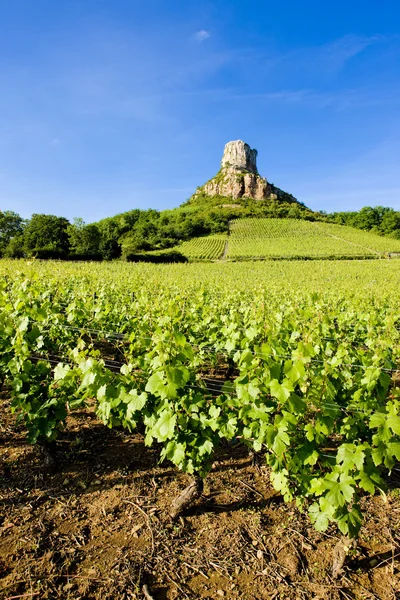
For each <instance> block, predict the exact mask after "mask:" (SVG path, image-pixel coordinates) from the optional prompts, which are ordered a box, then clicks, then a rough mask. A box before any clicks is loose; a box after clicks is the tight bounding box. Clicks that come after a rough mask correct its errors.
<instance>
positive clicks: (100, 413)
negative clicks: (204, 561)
mask: <svg viewBox="0 0 400 600" xmlns="http://www.w3.org/2000/svg"><path fill="white" fill-rule="evenodd" d="M311 230H312V232H313V233H312V234H310V231H311ZM328 231H329V233H327V232H328ZM340 231H341V230H340V228H339V229H338V228H337V227H336V226H330V225H329V226H328V225H322V224H313V223H305V222H304V223H303V222H299V221H296V235H293V231H292V229H291V223H290V222H289V220H284V219H282V220H280V221H279V222H277V220H266V219H263V220H260V221H259V223H256V224H255V220H252V224H251V227H250V224H248V223H247V221H246V220H244V219H243V220H241V221H237V222H234V223H233V224H232V229H231V234H230V236H229V250H228V256H231V257H239V256H243V252H244V250H243V249H244V248H245V247H249V248H250V250H249V252H254V253H257V252H260V253H261V251H262V252H264V253H265V254H266V255H271V256H272V255H273V249H272V245H271V246H268V244H269V243H270V241H271V244H272V241H274V242H275V241H276V240H277V243H278V244H279V247H280V248H281V252H287V253H288V254H290V255H291V254H293V253H295V254H299V253H301V251H302V249H303V250H304V252H308V251H309V249H310V248H311V247H314V248H315V249H318V251H320V252H322V253H324V252H328V245H329V244H331V245H330V246H329V253H331V254H334V251H333V248H337V252H338V254H343V244H344V242H343V240H342V239H340V240H339V239H336V238H335V237H332V236H333V235H337V237H339V233H340ZM358 233H360V237H359V238H357V244H358V243H360V246H361V243H362V242H363V240H364V237H363V235H364V234H363V233H362V232H358ZM264 234H265V235H267V234H268V240H264V241H263V242H261V241H258V240H257V237H259V238H260V240H261V237H262V236H263V235H264ZM355 239H356V238H353V241H352V243H350V242H349V248H347V247H346V252H347V251H349V253H353V252H354V253H355V254H356V253H357V252H359V251H360V250H361V247H360V246H355V245H354V244H356V241H354V240H355ZM370 239H371V236H368V240H370ZM378 239H379V240H381V238H378ZM206 240H207V238H204V242H205V245H204V246H203V248H201V247H200V246H199V249H198V252H199V253H203V254H204V257H205V258H211V257H212V256H211V254H212V253H214V256H215V257H216V255H217V252H218V253H219V254H221V252H222V251H223V249H224V245H225V240H224V237H223V236H214V237H213V240H212V242H213V243H210V244H209V245H208V246H207V243H206ZM246 240H247V241H246ZM287 240H291V242H290V243H289V244H288V243H287ZM267 241H268V244H267V243H266V242H267ZM393 242H395V240H392V241H390V247H391V249H392V250H394V248H393ZM191 243H192V242H190V243H188V247H189V246H190V244H191ZM365 243H367V242H365ZM368 243H369V242H368ZM377 243H378V242H377ZM385 243H386V241H383V242H382V246H381V247H378V245H377V246H375V247H374V249H371V253H374V252H383V251H385V250H383V247H384V246H385ZM397 243H398V244H400V242H397ZM263 244H264V245H263ZM194 246H195V242H193V243H192V248H194ZM268 248H270V250H269V249H268ZM307 248H308V250H307ZM257 249H258V250H257ZM340 251H341V252H340ZM364 251H366V248H364V247H363V248H362V252H361V253H362V254H363V253H364ZM193 252H196V250H193ZM269 252H270V254H268V253H269ZM207 253H208V256H206V254H207ZM0 268H1V271H2V275H3V277H2V280H1V284H0V306H1V311H0V327H1V335H0V357H1V358H0V370H1V377H2V382H3V391H4V393H5V394H6V397H7V398H8V399H9V401H10V403H11V412H12V413H13V414H15V415H16V417H17V427H19V428H22V429H23V430H24V431H26V436H27V439H28V441H29V442H30V443H33V444H38V445H39V447H40V448H42V452H43V453H44V454H43V456H44V457H45V460H46V461H47V462H48V464H49V465H50V464H53V465H54V463H57V462H60V461H61V462H62V461H63V460H64V459H63V454H62V446H63V439H65V438H64V437H63V436H65V435H66V434H65V431H66V429H65V428H66V425H67V424H68V423H69V420H70V419H71V418H75V419H77V417H76V415H80V417H79V419H78V420H76V422H75V430H74V431H75V432H76V433H75V435H77V436H79V428H80V429H81V431H83V430H84V429H85V428H86V427H88V426H89V425H88V423H90V419H92V418H93V417H94V416H95V417H96V418H97V419H98V420H99V422H100V421H101V423H103V427H104V432H106V431H107V428H108V429H109V430H112V431H113V430H115V431H116V432H119V433H118V435H123V436H126V438H124V439H126V440H129V439H130V436H139V437H138V438H135V439H140V440H142V442H143V443H144V445H145V447H147V448H149V449H150V450H151V451H152V452H154V453H156V463H157V461H158V460H159V461H161V464H162V463H163V462H166V464H168V465H170V468H171V469H174V471H173V472H174V473H175V477H178V473H179V471H180V472H182V473H185V474H186V475H187V476H188V478H189V479H188V481H187V483H189V486H188V487H186V488H185V489H183V488H184V487H185V486H179V487H180V489H179V487H178V486H176V485H175V484H174V485H175V487H174V489H175V492H176V493H175V494H174V497H173V498H171V499H170V501H169V502H168V503H167V504H166V505H164V512H165V514H166V515H167V516H168V514H169V515H170V516H169V517H168V518H170V519H171V520H172V523H176V522H178V523H181V522H183V517H185V516H186V515H187V514H189V515H190V514H192V515H193V513H191V512H190V511H193V506H195V507H196V506H197V507H201V506H202V503H203V502H204V495H203V494H204V485H207V481H208V480H209V478H210V477H211V479H212V477H213V468H214V467H213V465H215V461H216V460H217V459H218V456H219V455H220V453H221V452H225V453H228V456H229V455H230V454H231V455H232V456H233V455H235V453H237V452H242V453H244V454H241V456H247V453H250V454H249V456H250V457H251V459H252V460H258V459H259V457H262V469H263V473H264V475H263V478H264V480H265V481H268V482H269V484H270V485H271V486H272V488H273V489H274V490H275V493H276V494H277V495H279V496H280V497H282V498H283V500H284V502H286V503H288V506H291V507H292V509H293V510H295V511H296V514H299V515H300V514H302V515H304V516H303V517H302V518H304V519H306V520H307V523H308V527H310V526H312V527H313V528H314V529H315V530H316V531H317V532H321V535H322V534H323V533H324V532H326V533H327V535H330V536H334V535H337V533H338V532H340V533H341V535H343V536H344V537H345V540H346V541H345V542H340V543H339V546H338V548H339V550H337V552H339V558H338V555H337V552H336V555H334V556H333V566H332V569H333V573H334V575H336V576H337V575H338V573H340V572H341V570H342V568H343V564H344V563H345V560H347V555H348V554H349V553H351V548H352V547H353V546H354V547H355V545H356V540H357V539H358V538H359V537H360V536H361V535H362V531H363V530H362V527H363V526H364V525H363V523H364V524H365V521H364V517H365V513H364V511H363V506H365V498H366V497H367V496H369V495H371V496H373V495H374V494H380V495H381V497H382V498H383V499H386V498H387V493H388V483H389V482H390V477H391V476H392V477H393V475H395V474H396V472H397V470H398V469H399V466H398V462H399V461H400V414H399V407H400V385H399V381H400V312H399V300H400V292H399V290H400V262H398V261H367V260H366V261H362V262H358V261H349V262H346V261H340V262H336V263H328V262H323V261H321V262H318V261H315V262H312V263H301V266H299V263H297V264H296V263H291V262H285V263H283V262H266V263H251V266H249V263H247V264H245V263H243V264H242V263H236V264H227V263H225V262H221V263H220V264H214V265H206V264H204V265H191V264H184V265H157V266H155V265H143V264H139V265H128V264H122V263H120V264H112V265H111V264H110V265H107V264H96V265H87V264H83V263H82V264H75V265H74V264H71V263H65V264H61V263H40V262H35V261H30V262H23V261H19V262H18V263H16V262H12V261H9V262H7V261H2V262H1V265H0ZM74 415H75V416H74ZM0 433H1V429H0ZM99 435H101V436H105V435H106V433H103V434H102V433H100V434H99ZM104 439H105V438H104ZM76 452H77V454H79V444H78V446H77V448H76ZM257 457H258V458H257ZM121 468H123V467H121ZM235 479H236V481H235ZM237 481H240V474H236V473H235V471H234V470H233V473H232V477H231V481H229V483H227V486H228V487H229V486H232V488H235V487H236V486H237V485H239V484H238V483H237ZM245 485H247V487H249V484H248V483H246V482H245ZM251 487H252V486H250V488H251ZM272 488H271V489H272ZM21 493H22V492H21ZM257 493H258V494H259V495H261V496H262V493H260V492H258V491H257ZM62 497H63V500H62V501H61V502H62V503H64V504H65V498H64V496H62ZM126 501H127V502H128V504H129V501H128V500H126ZM131 505H132V502H131ZM134 507H136V511H137V512H139V513H140V511H141V514H143V513H144V509H143V508H141V505H140V504H135V505H134ZM119 510H121V509H119ZM124 510H125V509H124ZM144 514H145V517H146V519H145V523H146V527H147V526H148V528H149V530H150V531H151V536H152V537H151V538H150V541H151V548H152V552H151V560H153V557H154V544H155V541H154V533H153V530H152V529H151V527H150V525H149V523H151V518H150V517H149V516H148V515H147V513H144ZM146 515H147V516H146ZM296 518H297V517H296ZM193 519H194V520H195V519H196V515H194V517H193ZM1 525H2V522H0V526H1ZM181 526H182V524H181V525H179V527H181ZM175 527H177V526H175ZM182 527H183V526H182ZM10 531H11V533H12V528H11V529H10V530H7V534H9V532H10ZM11 533H10V535H11ZM309 535H312V534H309ZM81 544H84V542H82V541H81ZM340 544H341V546H340ZM346 544H347V545H346ZM257 548H258V547H257ZM260 553H261V554H260ZM257 556H258V559H257V560H261V559H260V556H263V551H262V550H261V549H259V551H258V554H257ZM149 560H150V559H149ZM1 568H2V563H1V560H0V574H1ZM153 568H154V566H153ZM196 568H197V569H199V568H200V567H196ZM263 568H265V569H266V568H267V567H266V566H265V567H263ZM330 568H331V567H330ZM221 569H222V567H221ZM221 572H223V573H225V571H223V569H222V571H221ZM226 572H227V573H228V576H229V577H231V579H232V576H233V574H234V571H230V570H229V569H228V570H227V571H226ZM330 572H331V571H330ZM5 573H6V574H7V572H6V571H5ZM206 576H207V577H209V576H208V575H207V574H206ZM224 576H225V575H224ZM229 577H228V580H229ZM138 578H139V580H141V582H143V581H144V580H143V577H142V579H140V578H141V576H138ZM150 579H151V578H150ZM150 579H149V581H150ZM68 581H69V580H68ZM181 584H182V585H183V583H182V582H181ZM181 584H180V583H179V582H178V583H177V586H176V587H177V589H178V590H179V589H183V590H184V594H182V592H180V595H179V594H178V596H168V597H171V598H172V597H196V596H195V595H194V596H190V593H189V591H188V589H186V588H182V585H181ZM221 585H222V584H221ZM289 587H290V586H289ZM71 589H72V588H71ZM232 589H233V588H232ZM26 590H27V588H26V587H24V586H22V587H18V586H17V587H16V588H15V589H13V590H12V591H13V593H15V597H17V595H18V594H23V593H26ZM27 591H28V592H29V589H28V590H27ZM219 591H221V590H218V592H219ZM286 591H287V590H286ZM214 592H215V590H214ZM222 592H223V590H222ZM71 593H72V592H71ZM224 593H225V592H223V593H222V595H224ZM235 593H236V592H235ZM285 593H286V592H285ZM288 593H289V592H288ZM104 594H105V592H104ZM219 595H221V594H219ZM9 596H10V597H12V596H13V594H12V593H10V594H9ZM41 597H43V598H45V597H47V596H45V595H43V594H41ZM52 597H54V596H52ZM64 597H67V596H64ZM71 597H78V596H77V595H75V596H71ZM82 597H94V596H90V595H88V596H82ZM103 597H108V596H106V595H103ZM121 597H125V596H121ZM126 597H127V598H128V597H129V596H126ZM131 597H139V596H131ZM197 597H200V596H197ZM206 597H216V596H212V595H211V596H206ZM231 597H240V596H235V595H234V594H233V592H232V595H231ZM246 597H249V598H252V597H253V596H251V595H249V596H246ZM259 597H269V596H261V595H260V596H259ZM282 597H284V596H282ZM286 597H290V598H292V597H293V598H294V597H299V596H291V595H290V596H289V595H287V596H286ZM304 597H306V596H304ZM310 597H311V596H310ZM332 597H334V596H332ZM335 597H336V596H335ZM337 597H338V598H339V597H340V596H337ZM343 597H345V596H343ZM388 597H389V596H388Z"/></svg>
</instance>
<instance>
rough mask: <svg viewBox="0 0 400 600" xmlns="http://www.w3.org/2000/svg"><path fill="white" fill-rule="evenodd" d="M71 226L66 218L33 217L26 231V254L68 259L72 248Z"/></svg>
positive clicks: (37, 215) (50, 216)
mask: <svg viewBox="0 0 400 600" xmlns="http://www.w3.org/2000/svg"><path fill="white" fill-rule="evenodd" d="M69 226H70V223H69V221H68V220H67V219H65V218H64V217H56V216H54V215H42V214H34V215H32V218H31V220H30V221H29V222H28V224H27V226H26V228H25V231H24V247H25V250H26V253H27V254H28V255H29V256H37V257H38V258H66V257H67V255H68V252H69V248H70V242H69V235H68V228H69Z"/></svg>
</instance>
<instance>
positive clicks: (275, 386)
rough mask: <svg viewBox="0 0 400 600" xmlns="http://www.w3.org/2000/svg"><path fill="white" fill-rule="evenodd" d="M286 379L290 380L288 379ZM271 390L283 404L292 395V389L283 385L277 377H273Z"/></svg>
mask: <svg viewBox="0 0 400 600" xmlns="http://www.w3.org/2000/svg"><path fill="white" fill-rule="evenodd" d="M286 381H287V382H288V380H286ZM270 390H271V394H272V396H274V397H275V398H277V399H278V400H279V402H280V403H281V404H283V403H284V402H286V400H287V399H288V398H289V396H290V391H292V390H289V389H288V386H287V385H282V384H281V383H279V381H278V380H277V379H272V381H271V383H270Z"/></svg>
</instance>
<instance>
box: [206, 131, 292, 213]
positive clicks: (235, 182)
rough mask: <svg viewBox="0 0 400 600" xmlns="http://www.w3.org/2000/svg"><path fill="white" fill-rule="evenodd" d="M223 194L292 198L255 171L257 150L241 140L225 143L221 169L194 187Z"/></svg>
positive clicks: (210, 193) (263, 198) (208, 194)
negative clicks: (198, 186) (201, 184)
mask: <svg viewBox="0 0 400 600" xmlns="http://www.w3.org/2000/svg"><path fill="white" fill-rule="evenodd" d="M199 193H203V194H205V195H207V196H225V197H231V198H233V199H234V200H237V199H238V198H253V199H254V200H276V199H285V200H287V201H291V202H293V201H295V198H294V197H293V196H291V195H290V194H286V192H282V190H280V189H279V188H276V187H275V186H273V185H271V184H270V183H268V181H267V180H266V179H265V178H264V177H261V176H260V175H259V173H258V170H257V150H255V149H252V148H250V146H249V145H248V144H246V143H245V142H243V141H242V140H237V141H235V142H228V143H227V144H226V146H225V149H224V154H223V157H222V161H221V169H220V170H219V172H218V173H217V175H216V176H215V177H213V178H212V179H210V181H208V182H207V183H206V184H205V185H203V186H202V187H201V188H199V189H198V190H197V194H199Z"/></svg>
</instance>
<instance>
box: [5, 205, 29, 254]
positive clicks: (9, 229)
mask: <svg viewBox="0 0 400 600" xmlns="http://www.w3.org/2000/svg"><path fill="white" fill-rule="evenodd" d="M23 228H24V221H23V219H22V218H21V217H20V216H19V215H18V214H17V213H15V212H13V211H12V210H5V211H1V210H0V254H1V255H2V254H4V251H5V249H6V247H7V246H8V244H9V243H10V241H11V240H12V239H13V238H14V237H16V236H20V235H21V234H22V232H23Z"/></svg>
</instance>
